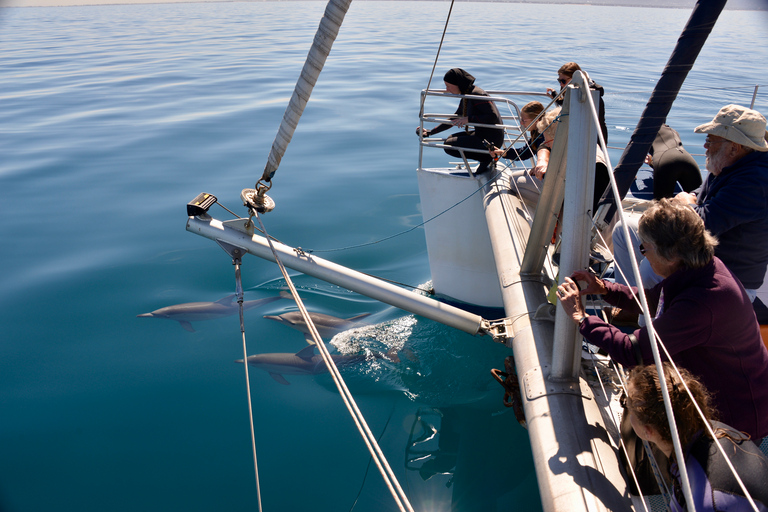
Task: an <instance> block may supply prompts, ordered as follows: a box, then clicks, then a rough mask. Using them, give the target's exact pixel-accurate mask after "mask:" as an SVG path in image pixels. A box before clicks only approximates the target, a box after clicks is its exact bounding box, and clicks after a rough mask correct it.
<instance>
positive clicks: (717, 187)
mask: <svg viewBox="0 0 768 512" xmlns="http://www.w3.org/2000/svg"><path fill="white" fill-rule="evenodd" d="M694 132H696V133H705V134H707V138H706V141H705V143H704V148H705V149H706V153H705V155H706V166H707V170H708V171H709V175H708V176H707V178H706V179H705V180H704V183H703V184H702V185H701V187H700V188H698V189H697V190H695V191H694V192H693V193H687V192H681V193H680V194H678V195H677V196H676V199H677V200H679V201H682V202H684V203H686V204H690V205H692V207H693V208H694V209H695V210H696V212H697V213H698V214H699V215H700V216H701V218H702V219H704V225H705V226H706V228H707V229H708V230H709V231H710V232H711V233H712V234H713V235H715V236H716V237H717V238H718V240H719V241H720V243H719V245H718V246H717V249H716V251H715V255H716V256H717V257H718V258H720V259H721V260H723V262H724V263H725V265H726V266H727V267H728V268H729V269H730V270H731V272H733V273H734V274H735V275H736V277H738V278H739V280H740V281H741V283H742V284H743V285H744V288H746V289H747V292H748V293H749V294H750V297H751V298H752V299H754V298H755V294H756V291H757V289H758V288H760V285H761V284H762V283H763V278H764V277H765V272H766V267H768V132H767V131H766V120H765V117H764V116H763V115H762V114H760V112H758V111H756V110H752V109H749V108H746V107H742V106H740V105H726V106H725V107H723V108H721V109H720V111H719V112H718V113H717V115H716V116H715V118H714V119H712V121H711V122H709V123H706V124H702V125H701V126H697V127H696V128H695V129H694Z"/></svg>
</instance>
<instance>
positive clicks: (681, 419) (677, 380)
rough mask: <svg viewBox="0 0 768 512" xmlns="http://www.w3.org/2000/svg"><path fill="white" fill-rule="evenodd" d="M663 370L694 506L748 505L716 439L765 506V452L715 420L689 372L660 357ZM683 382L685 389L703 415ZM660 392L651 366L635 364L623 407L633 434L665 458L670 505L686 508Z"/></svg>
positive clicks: (708, 400)
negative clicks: (707, 425) (708, 427)
mask: <svg viewBox="0 0 768 512" xmlns="http://www.w3.org/2000/svg"><path fill="white" fill-rule="evenodd" d="M663 370H664V381H665V386H666V388H667V391H668V392H669V399H670V402H671V405H672V412H673V413H674V416H675V422H676V425H677V433H678V436H679V437H680V445H681V447H682V449H683V453H684V457H685V468H686V470H687V473H688V480H689V483H690V485H691V496H692V498H693V500H694V505H695V509H696V510H697V511H699V512H701V511H705V512H706V511H719V510H723V511H724V510H728V511H742V510H743V511H748V510H753V509H752V506H751V505H750V503H749V501H748V500H747V498H746V497H745V496H744V492H743V490H742V489H741V486H740V485H739V484H738V482H737V481H736V478H735V477H734V476H733V473H732V472H731V470H730V468H729V467H728V465H727V464H726V462H725V459H724V457H723V455H722V453H721V452H720V450H718V449H717V447H716V446H715V443H716V442H717V443H719V444H720V446H721V447H722V448H723V451H724V452H725V453H726V455H727V456H728V459H729V460H730V461H731V464H733V466H734V468H735V469H736V471H737V472H738V474H739V477H740V478H741V480H742V482H743V483H744V486H745V487H746V488H747V491H748V492H749V494H750V496H751V497H752V499H753V500H754V501H755V503H756V504H757V507H758V510H768V486H766V485H765V483H766V482H768V458H766V457H765V455H763V453H762V452H761V451H760V449H759V448H758V447H757V446H756V445H755V444H754V443H753V442H752V441H750V440H749V438H748V437H747V436H745V435H744V434H742V433H741V432H738V431H736V430H733V429H732V428H731V427H729V426H727V425H724V424H722V423H718V422H716V421H714V419H715V414H716V413H715V411H714V409H713V408H712V405H711V402H712V401H711V397H710V395H709V393H708V392H707V390H706V388H705V387H704V385H703V384H702V383H701V382H699V381H698V380H697V379H696V378H695V377H693V375H691V373H690V372H688V371H687V370H685V369H682V368H681V369H680V370H679V371H680V374H679V375H678V373H677V371H676V370H675V369H674V368H673V367H672V365H671V364H670V363H663ZM683 382H685V384H686V385H687V386H688V389H690V391H691V395H692V396H693V399H694V400H695V401H696V403H697V404H698V405H699V408H700V409H701V411H702V413H703V417H702V415H700V414H699V412H698V410H697V409H696V407H695V405H694V403H693V401H692V400H691V395H689V394H688V392H687V391H686V389H685V386H684V385H683ZM661 393H662V392H661V380H660V379H659V374H658V372H657V370H656V366H655V365H648V366H637V367H635V368H634V369H633V370H632V371H631V373H630V374H629V378H628V380H627V396H626V411H627V413H628V414H629V415H630V422H631V424H632V429H633V430H634V431H635V434H637V436H638V437H639V438H641V439H645V440H646V441H649V442H651V443H653V444H654V445H656V447H657V448H659V450H661V451H662V452H663V453H664V454H665V455H666V456H667V458H668V469H669V474H670V475H671V476H672V488H673V499H672V503H670V508H671V510H673V511H681V510H688V507H687V506H686V501H685V498H684V496H683V492H682V488H681V483H680V475H679V470H678V464H679V463H678V462H677V460H676V457H675V454H674V449H673V444H672V435H671V430H670V428H669V420H668V418H667V413H666V410H665V408H664V402H663V400H662V394H661ZM705 421H706V422H707V423H710V424H711V425H712V427H713V430H714V432H715V435H716V436H717V440H714V439H712V438H711V437H710V435H709V433H708V432H707V431H706V429H705V423H704V422H705Z"/></svg>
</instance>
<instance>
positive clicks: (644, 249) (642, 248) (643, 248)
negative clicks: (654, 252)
mask: <svg viewBox="0 0 768 512" xmlns="http://www.w3.org/2000/svg"><path fill="white" fill-rule="evenodd" d="M639 249H640V254H642V255H643V256H645V251H646V250H647V249H646V248H645V246H644V245H643V244H640V247H639Z"/></svg>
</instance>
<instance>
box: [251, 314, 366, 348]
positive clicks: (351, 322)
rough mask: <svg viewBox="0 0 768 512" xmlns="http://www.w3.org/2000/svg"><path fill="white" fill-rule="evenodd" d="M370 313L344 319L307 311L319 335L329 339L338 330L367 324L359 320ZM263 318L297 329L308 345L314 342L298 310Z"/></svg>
mask: <svg viewBox="0 0 768 512" xmlns="http://www.w3.org/2000/svg"><path fill="white" fill-rule="evenodd" d="M370 315H371V314H370V313H363V314H362V315H357V316H353V317H351V318H346V319H345V318H337V317H335V316H331V315H325V314H323V313H309V318H311V319H312V323H314V324H315V327H316V328H317V332H318V333H319V334H320V337H321V338H325V339H330V338H333V337H334V336H336V335H337V334H339V333H340V332H344V331H347V330H349V329H354V328H356V327H363V326H365V325H367V324H365V323H360V322H359V320H362V319H363V318H365V317H367V316H370ZM264 318H269V319H270V320H275V321H277V322H280V323H281V324H283V325H287V326H288V327H290V328H292V329H296V330H297V331H299V332H301V333H303V334H304V338H305V339H306V340H307V343H309V344H310V345H314V344H315V341H314V340H313V339H312V335H311V334H310V333H309V328H308V327H307V324H306V323H305V322H304V318H303V317H302V316H301V312H300V311H291V312H289V313H283V314H282V315H265V316H264Z"/></svg>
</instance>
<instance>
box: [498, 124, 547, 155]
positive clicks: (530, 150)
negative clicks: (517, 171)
mask: <svg viewBox="0 0 768 512" xmlns="http://www.w3.org/2000/svg"><path fill="white" fill-rule="evenodd" d="M543 143H544V135H542V134H540V133H539V132H537V131H535V130H534V131H532V132H531V137H530V138H529V139H528V140H527V143H526V145H525V146H520V147H517V148H513V147H510V148H508V149H507V150H506V151H505V152H504V153H503V154H502V155H501V157H502V158H506V159H507V160H528V159H529V158H533V157H534V156H536V151H538V149H539V146H541V145H542V144H543Z"/></svg>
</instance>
